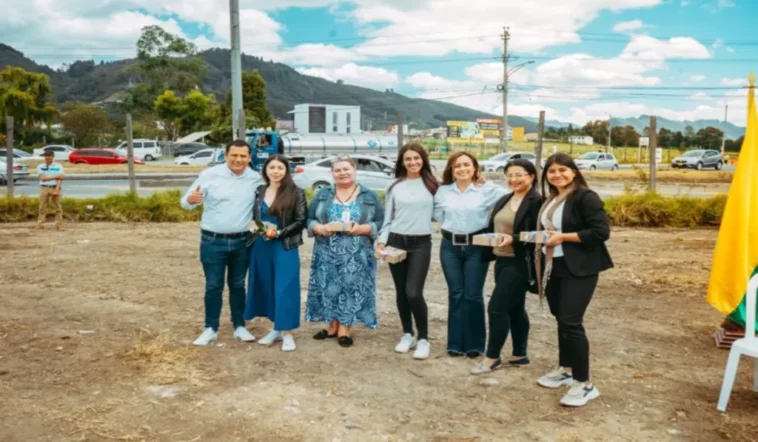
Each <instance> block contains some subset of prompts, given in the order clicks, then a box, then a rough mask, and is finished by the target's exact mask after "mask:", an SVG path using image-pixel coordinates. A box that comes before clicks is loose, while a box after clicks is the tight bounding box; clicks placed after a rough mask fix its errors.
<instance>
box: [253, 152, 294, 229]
mask: <svg viewBox="0 0 758 442" xmlns="http://www.w3.org/2000/svg"><path fill="white" fill-rule="evenodd" d="M272 161H278V162H280V163H282V164H284V170H285V172H284V178H282V182H281V183H280V184H279V188H278V189H277V190H276V197H275V198H274V202H273V204H271V207H269V208H268V212H269V213H270V214H272V215H284V214H285V213H287V212H289V211H291V210H294V209H295V206H296V205H297V193H298V192H297V190H298V189H297V186H296V185H295V181H294V180H293V179H292V173H291V172H290V162H289V160H288V159H287V157H285V156H284V155H278V154H277V155H271V156H270V157H268V159H267V160H266V162H265V163H263V168H262V169H261V172H262V173H261V175H262V176H263V181H265V182H266V185H267V186H270V185H271V179H270V178H269V177H268V165H269V164H271V162H272Z"/></svg>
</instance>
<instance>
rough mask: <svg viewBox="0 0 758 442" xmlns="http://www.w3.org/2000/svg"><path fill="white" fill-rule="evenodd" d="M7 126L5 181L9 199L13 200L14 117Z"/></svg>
mask: <svg viewBox="0 0 758 442" xmlns="http://www.w3.org/2000/svg"><path fill="white" fill-rule="evenodd" d="M5 126H6V128H7V130H6V137H5V145H6V147H7V149H6V153H5V154H6V155H7V158H6V166H7V167H6V173H5V179H6V181H7V186H8V189H7V191H8V198H13V117H12V116H8V117H7V118H6V120H5Z"/></svg>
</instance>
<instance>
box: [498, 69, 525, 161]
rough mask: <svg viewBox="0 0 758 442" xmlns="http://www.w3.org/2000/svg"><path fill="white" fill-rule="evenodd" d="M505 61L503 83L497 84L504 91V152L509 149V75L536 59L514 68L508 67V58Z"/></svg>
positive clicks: (502, 140) (502, 134)
mask: <svg viewBox="0 0 758 442" xmlns="http://www.w3.org/2000/svg"><path fill="white" fill-rule="evenodd" d="M505 63H506V64H505V67H504V71H505V72H504V74H505V75H503V84H500V85H498V86H497V90H498V91H501V92H502V93H503V122H502V124H503V128H502V129H500V143H501V145H502V146H503V152H507V151H508V76H509V75H511V74H513V73H515V72H516V71H518V70H519V69H521V68H523V67H524V66H526V65H528V64H532V63H534V60H529V61H527V62H524V63H521V64H520V65H517V66H514V67H513V68H512V69H507V66H508V64H507V63H508V59H507V58H506V59H505Z"/></svg>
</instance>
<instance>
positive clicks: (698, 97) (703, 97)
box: [689, 92, 711, 101]
mask: <svg viewBox="0 0 758 442" xmlns="http://www.w3.org/2000/svg"><path fill="white" fill-rule="evenodd" d="M689 98H690V100H694V101H709V100H710V99H711V96H710V95H708V94H706V93H705V92H695V93H694V94H692V95H690V97H689Z"/></svg>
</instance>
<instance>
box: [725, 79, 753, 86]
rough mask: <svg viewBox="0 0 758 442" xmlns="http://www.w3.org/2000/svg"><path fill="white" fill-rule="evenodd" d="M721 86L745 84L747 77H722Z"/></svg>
mask: <svg viewBox="0 0 758 442" xmlns="http://www.w3.org/2000/svg"><path fill="white" fill-rule="evenodd" d="M721 85H722V86H747V79H745V78H722V79H721Z"/></svg>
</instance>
